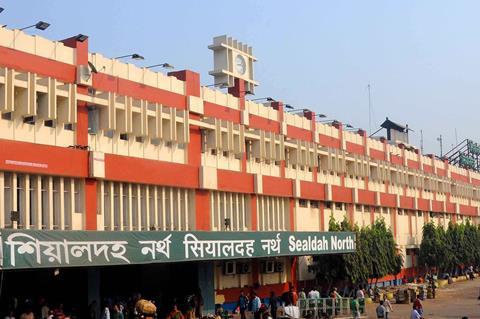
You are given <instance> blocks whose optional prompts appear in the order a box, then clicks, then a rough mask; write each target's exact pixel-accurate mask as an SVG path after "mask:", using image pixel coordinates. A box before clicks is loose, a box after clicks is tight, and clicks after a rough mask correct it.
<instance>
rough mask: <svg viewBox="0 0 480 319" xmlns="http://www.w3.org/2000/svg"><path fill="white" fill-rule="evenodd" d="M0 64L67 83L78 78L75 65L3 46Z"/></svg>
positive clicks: (0, 49) (0, 48) (0, 53)
mask: <svg viewBox="0 0 480 319" xmlns="http://www.w3.org/2000/svg"><path fill="white" fill-rule="evenodd" d="M0 65H2V66H5V67H7V68H10V69H15V70H16V71H24V72H33V73H37V74H38V75H43V76H47V77H52V78H56V79H57V80H60V81H63V82H67V83H73V82H75V80H76V67H75V65H72V64H67V63H63V62H59V61H55V60H51V59H47V58H43V57H40V56H38V55H33V54H30V53H26V52H22V51H17V50H13V49H9V48H5V47H1V46H0Z"/></svg>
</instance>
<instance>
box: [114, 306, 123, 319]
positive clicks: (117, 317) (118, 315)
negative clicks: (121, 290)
mask: <svg viewBox="0 0 480 319" xmlns="http://www.w3.org/2000/svg"><path fill="white" fill-rule="evenodd" d="M112 319H124V316H123V312H122V310H121V309H120V305H119V304H115V305H114V306H113V313H112Z"/></svg>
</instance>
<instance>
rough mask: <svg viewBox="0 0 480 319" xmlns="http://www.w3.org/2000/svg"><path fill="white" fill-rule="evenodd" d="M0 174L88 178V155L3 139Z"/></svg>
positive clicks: (0, 140)
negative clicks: (0, 172)
mask: <svg viewBox="0 0 480 319" xmlns="http://www.w3.org/2000/svg"><path fill="white" fill-rule="evenodd" d="M0 150H1V151H0V170H5V171H17V172H24V173H33V174H45V175H47V174H48V175H58V176H70V177H81V178H85V177H87V176H88V152H87V151H82V150H77V149H72V148H65V147H58V146H51V145H42V144H33V143H27V142H17V141H11V140H4V139H0Z"/></svg>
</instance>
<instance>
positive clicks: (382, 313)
mask: <svg viewBox="0 0 480 319" xmlns="http://www.w3.org/2000/svg"><path fill="white" fill-rule="evenodd" d="M375 312H376V313H377V318H379V319H385V318H386V317H385V313H386V310H385V306H384V305H383V300H380V304H379V305H378V307H377V309H375Z"/></svg>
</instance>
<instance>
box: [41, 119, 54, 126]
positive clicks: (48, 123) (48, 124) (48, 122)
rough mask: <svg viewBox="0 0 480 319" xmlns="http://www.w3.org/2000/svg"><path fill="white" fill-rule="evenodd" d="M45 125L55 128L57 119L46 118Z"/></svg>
mask: <svg viewBox="0 0 480 319" xmlns="http://www.w3.org/2000/svg"><path fill="white" fill-rule="evenodd" d="M43 125H45V126H46V127H52V128H54V127H55V121H54V120H46V121H44V122H43Z"/></svg>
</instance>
